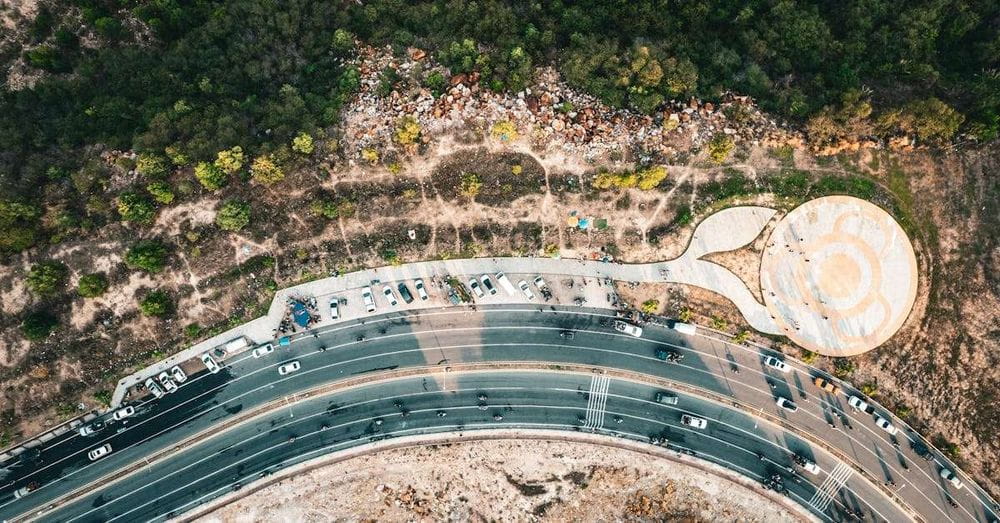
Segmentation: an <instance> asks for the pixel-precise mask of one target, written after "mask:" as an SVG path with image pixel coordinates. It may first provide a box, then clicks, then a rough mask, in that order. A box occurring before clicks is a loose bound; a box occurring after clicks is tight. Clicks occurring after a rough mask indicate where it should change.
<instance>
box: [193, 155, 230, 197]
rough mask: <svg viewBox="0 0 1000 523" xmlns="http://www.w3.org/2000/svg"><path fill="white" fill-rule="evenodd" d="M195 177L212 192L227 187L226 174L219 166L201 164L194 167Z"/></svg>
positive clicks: (206, 163)
mask: <svg viewBox="0 0 1000 523" xmlns="http://www.w3.org/2000/svg"><path fill="white" fill-rule="evenodd" d="M194 176H195V178H197V179H198V181H199V182H200V183H201V185H202V186H203V187H205V188H206V189H208V190H210V191H218V190H219V189H221V188H222V186H224V185H226V173H225V171H223V170H222V169H220V168H219V167H218V166H216V165H214V164H211V163H208V162H200V163H199V164H198V165H196V166H195V167H194Z"/></svg>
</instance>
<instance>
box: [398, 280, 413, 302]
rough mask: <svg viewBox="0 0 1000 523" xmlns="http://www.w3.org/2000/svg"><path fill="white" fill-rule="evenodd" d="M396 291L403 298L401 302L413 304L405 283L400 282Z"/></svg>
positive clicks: (411, 295) (411, 294)
mask: <svg viewBox="0 0 1000 523" xmlns="http://www.w3.org/2000/svg"><path fill="white" fill-rule="evenodd" d="M396 289H398V290H399V295H400V296H402V297H403V301H405V302H406V303H413V293H411V292H410V289H409V288H408V287H407V286H406V283H402V282H400V284H399V285H397V286H396Z"/></svg>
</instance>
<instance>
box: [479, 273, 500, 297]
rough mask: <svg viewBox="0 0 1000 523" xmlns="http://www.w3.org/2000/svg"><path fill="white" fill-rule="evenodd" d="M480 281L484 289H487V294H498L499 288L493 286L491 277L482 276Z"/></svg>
mask: <svg viewBox="0 0 1000 523" xmlns="http://www.w3.org/2000/svg"><path fill="white" fill-rule="evenodd" d="M479 279H480V280H481V281H482V282H483V288H484V289H486V292H488V293H490V295H491V296H492V295H494V294H496V293H497V288H496V287H494V286H493V281H492V280H490V277H489V276H487V275H485V274H484V275H482V276H480V277H479Z"/></svg>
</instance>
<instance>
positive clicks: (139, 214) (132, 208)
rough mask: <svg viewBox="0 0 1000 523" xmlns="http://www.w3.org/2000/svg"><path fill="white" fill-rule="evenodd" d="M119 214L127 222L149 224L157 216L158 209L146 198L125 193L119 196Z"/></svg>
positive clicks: (132, 193)
mask: <svg viewBox="0 0 1000 523" xmlns="http://www.w3.org/2000/svg"><path fill="white" fill-rule="evenodd" d="M118 214H119V215H121V217H122V220H125V221H127V222H134V223H149V222H151V221H153V217H154V216H156V207H154V206H153V202H151V201H149V200H148V199H147V198H146V197H145V196H141V195H139V194H136V193H134V192H123V193H121V194H120V195H118Z"/></svg>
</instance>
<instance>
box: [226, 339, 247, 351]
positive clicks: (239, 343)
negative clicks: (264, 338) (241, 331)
mask: <svg viewBox="0 0 1000 523" xmlns="http://www.w3.org/2000/svg"><path fill="white" fill-rule="evenodd" d="M249 346H250V342H249V341H248V340H247V339H246V338H245V337H242V336H241V337H239V338H236V339H235V340H231V341H228V342H226V345H225V346H224V347H223V348H222V350H224V351H226V354H234V353H236V352H238V351H241V350H243V349H245V348H247V347H249Z"/></svg>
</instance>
